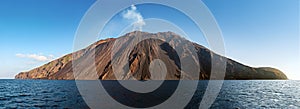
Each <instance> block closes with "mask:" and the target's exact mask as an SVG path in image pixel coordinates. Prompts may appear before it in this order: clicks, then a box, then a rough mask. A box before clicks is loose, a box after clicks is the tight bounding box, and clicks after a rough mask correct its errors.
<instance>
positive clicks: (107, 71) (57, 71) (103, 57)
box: [15, 31, 287, 80]
mask: <svg viewBox="0 0 300 109" xmlns="http://www.w3.org/2000/svg"><path fill="white" fill-rule="evenodd" d="M137 37H142V38H145V37H150V38H147V39H146V40H143V41H141V42H139V43H138V44H137V45H136V46H134V49H133V50H132V51H131V52H130V54H128V56H129V57H128V60H127V61H128V64H127V66H129V69H127V70H130V72H128V73H124V74H122V75H123V77H122V80H130V79H131V78H135V79H136V80H150V78H151V73H150V71H149V65H150V63H151V61H153V60H154V59H161V60H162V61H163V62H164V63H165V65H166V69H167V74H166V77H165V79H166V80H179V79H180V77H181V76H184V77H185V78H187V79H190V80H208V79H210V78H211V68H212V64H213V63H212V59H214V58H217V60H222V61H225V62H226V71H225V72H226V73H225V77H224V79H225V80H254V79H287V77H286V75H285V74H284V73H283V72H281V71H280V70H278V69H275V68H267V67H261V68H253V67H249V66H246V65H243V64H241V63H239V62H236V61H234V60H232V59H228V58H226V57H223V56H220V55H218V54H216V53H214V52H213V51H211V50H209V49H207V48H205V47H203V46H201V45H199V44H196V43H193V42H190V41H188V40H186V39H184V38H182V37H180V36H179V35H177V34H175V33H172V32H160V33H147V32H140V31H135V32H131V33H127V34H125V35H124V36H121V37H119V38H109V39H105V40H100V41H98V42H95V43H94V44H92V45H90V46H88V47H87V48H85V49H82V50H79V51H77V52H74V53H71V54H68V55H66V56H63V57H61V58H59V59H56V60H54V61H52V62H49V63H47V64H45V65H43V66H40V67H38V68H35V69H33V70H30V71H28V72H21V73H19V74H18V75H16V76H15V78H16V79H53V80H73V79H75V77H76V75H75V77H74V74H73V66H76V65H73V64H74V63H73V61H76V62H78V63H80V62H86V59H87V58H91V57H93V58H94V63H95V66H96V71H97V75H93V76H91V74H89V72H92V71H93V68H91V66H92V65H89V64H91V63H86V67H83V68H81V69H79V70H81V71H82V72H81V74H80V75H86V76H85V77H83V78H80V79H82V80H97V79H100V80H116V77H115V76H114V73H113V66H112V57H111V53H112V48H113V47H114V43H115V42H116V41H118V44H117V45H120V47H115V48H116V49H117V50H119V51H122V50H125V49H126V48H122V47H126V46H125V45H126V44H130V43H131V42H132V41H134V40H133V39H135V38H137ZM151 37H153V38H151ZM120 38H122V39H121V40H118V39H120ZM159 38H162V39H159ZM182 41H186V42H185V43H190V44H192V45H193V47H194V49H195V50H196V55H197V57H198V59H197V58H195V59H194V60H193V61H192V62H191V63H199V67H200V71H199V72H193V73H199V77H195V76H193V75H190V73H184V74H183V73H182V72H181V67H180V60H179V58H178V57H184V56H186V55H188V54H192V53H191V50H190V48H189V47H187V46H185V45H182V44H181V43H182ZM174 46H175V47H177V48H179V49H180V50H182V51H183V52H181V53H177V52H176V51H174V49H173V48H172V47H174ZM119 53H121V54H122V53H123V52H119ZM245 58H246V57H245ZM120 67H122V68H123V67H124V65H120ZM125 70H126V69H125Z"/></svg>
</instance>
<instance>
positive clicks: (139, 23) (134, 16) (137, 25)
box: [122, 5, 146, 31]
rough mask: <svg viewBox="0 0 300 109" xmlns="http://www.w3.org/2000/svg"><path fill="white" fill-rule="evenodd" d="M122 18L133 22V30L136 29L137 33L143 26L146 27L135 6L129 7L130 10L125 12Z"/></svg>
mask: <svg viewBox="0 0 300 109" xmlns="http://www.w3.org/2000/svg"><path fill="white" fill-rule="evenodd" d="M122 17H123V18H124V19H128V20H131V21H133V22H134V23H133V26H134V27H133V30H136V29H138V30H139V31H142V28H143V26H145V25H146V23H145V21H144V18H143V16H142V15H141V14H140V13H139V12H138V11H137V8H136V6H135V5H131V7H130V9H128V10H126V11H125V13H123V16H122Z"/></svg>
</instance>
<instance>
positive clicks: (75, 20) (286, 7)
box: [0, 0, 300, 79]
mask: <svg viewBox="0 0 300 109" xmlns="http://www.w3.org/2000/svg"><path fill="white" fill-rule="evenodd" d="M94 2H95V1H94V0H1V1H0V16H1V17H0V49H1V50H2V52H1V56H0V60H1V61H2V62H1V63H0V78H13V77H14V75H16V74H17V73H19V72H21V71H26V70H30V69H32V68H34V67H37V66H40V65H43V64H45V63H47V62H49V61H50V60H53V59H55V58H58V57H61V56H62V55H64V54H67V53H71V52H72V47H73V40H74V35H75V32H76V29H77V26H78V25H79V23H80V20H81V18H82V17H83V16H84V14H85V12H86V11H87V10H88V9H89V7H90V6H91V5H92V4H93V3H94ZM203 2H204V3H205V4H206V5H207V7H208V8H209V9H210V10H211V12H212V14H213V15H214V16H215V18H216V20H217V22H218V24H219V26H220V29H221V30H222V33H223V37H224V42H225V49H226V56H227V57H230V58H232V59H234V60H237V61H239V62H242V63H244V64H246V65H250V66H254V67H259V66H270V67H275V68H278V69H280V70H282V71H284V72H285V73H286V74H287V76H288V77H289V78H291V79H300V72H299V70H300V68H299V67H298V66H299V65H300V56H299V55H300V53H299V52H300V49H299V40H300V39H299V0H288V1H287V0H203ZM135 7H136V10H135V11H134V12H135V13H136V14H137V15H135V16H139V15H140V16H141V17H142V20H143V21H144V19H147V18H160V19H164V20H167V21H169V22H172V23H174V24H176V25H177V26H178V27H180V28H181V29H182V30H184V31H185V32H186V33H187V34H188V36H189V39H191V40H193V41H195V42H198V43H199V44H201V45H204V46H207V47H208V48H209V46H208V45H207V43H206V42H205V38H204V37H203V36H202V34H201V32H200V31H197V30H196V29H195V28H194V27H195V25H194V24H193V22H191V20H189V18H188V17H187V16H185V15H183V14H182V13H181V12H179V11H177V10H174V9H172V8H169V7H165V6H161V5H151V4H148V5H147V4H144V5H137V6H135ZM128 10H132V8H131V7H129V8H128V9H126V10H124V11H122V12H120V13H119V14H117V15H116V16H115V17H114V18H113V19H112V21H111V22H110V23H109V24H108V26H107V28H106V29H105V30H106V31H110V32H109V34H108V33H107V34H106V33H105V34H103V35H100V38H107V37H116V36H118V33H119V32H120V31H121V30H120V29H124V28H125V27H127V26H128V25H129V24H131V23H132V21H134V20H137V19H138V17H135V18H128V17H127V18H126V17H124V14H126V11H128ZM165 13H169V14H165ZM149 23H151V22H148V21H147V20H145V25H143V26H145V27H146V26H149ZM116 25H117V26H116ZM162 27H163V26H161V28H162ZM145 31H150V32H152V31H151V30H145ZM153 31H154V30H153ZM103 36H104V37H103ZM199 36H200V37H199Z"/></svg>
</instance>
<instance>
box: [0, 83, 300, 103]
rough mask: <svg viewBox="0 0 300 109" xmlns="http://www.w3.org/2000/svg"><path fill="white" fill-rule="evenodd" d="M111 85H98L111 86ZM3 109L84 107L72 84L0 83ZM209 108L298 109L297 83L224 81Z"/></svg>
mask: <svg viewBox="0 0 300 109" xmlns="http://www.w3.org/2000/svg"><path fill="white" fill-rule="evenodd" d="M115 83H116V82H115V81H109V82H104V83H102V84H104V85H105V84H106V85H107V86H110V87H113V85H114V84H115ZM206 84H207V81H199V85H198V89H199V90H198V91H197V92H196V93H195V96H194V97H193V99H192V100H191V101H190V103H189V105H188V106H187V108H197V107H198V105H199V101H200V100H201V98H202V94H203V93H204V91H203V88H205V85H206ZM115 96H117V97H119V98H122V99H124V101H128V102H131V103H132V102H136V101H134V100H135V99H131V98H126V96H123V97H120V96H122V95H118V94H116V95H115ZM137 98H138V97H137ZM137 100H138V99H137ZM137 105H138V104H137ZM5 107H8V108H28V107H31V108H32V107H36V108H47V107H49V108H88V106H87V105H86V104H85V102H84V101H83V99H82V97H81V95H80V94H79V92H78V90H77V87H76V84H75V82H74V81H56V80H54V81H49V80H0V108H5ZM211 108H300V81H225V82H224V84H223V87H222V89H221V92H220V94H219V96H218V97H217V99H216V101H215V102H214V104H213V105H212V107H211Z"/></svg>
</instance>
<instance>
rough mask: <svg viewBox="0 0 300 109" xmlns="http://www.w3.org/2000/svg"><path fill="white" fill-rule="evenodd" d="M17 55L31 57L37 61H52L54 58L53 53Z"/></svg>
mask: <svg viewBox="0 0 300 109" xmlns="http://www.w3.org/2000/svg"><path fill="white" fill-rule="evenodd" d="M16 56H17V57H19V58H29V59H34V60H35V61H40V62H45V61H51V60H53V59H54V56H53V55H49V56H43V55H38V54H21V53H19V54H16Z"/></svg>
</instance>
